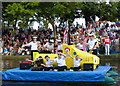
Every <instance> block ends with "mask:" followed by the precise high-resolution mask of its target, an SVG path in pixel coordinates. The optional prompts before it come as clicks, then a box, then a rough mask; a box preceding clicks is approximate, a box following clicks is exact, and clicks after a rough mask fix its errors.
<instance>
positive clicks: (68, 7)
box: [3, 2, 120, 27]
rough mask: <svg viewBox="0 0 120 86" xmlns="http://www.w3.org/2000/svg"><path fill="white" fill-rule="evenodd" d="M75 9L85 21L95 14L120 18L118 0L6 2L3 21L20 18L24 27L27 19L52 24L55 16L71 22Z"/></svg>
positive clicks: (12, 22)
mask: <svg viewBox="0 0 120 86" xmlns="http://www.w3.org/2000/svg"><path fill="white" fill-rule="evenodd" d="M76 10H81V11H82V12H81V14H80V15H79V16H78V17H80V16H82V15H83V16H84V18H85V20H86V21H91V20H92V21H93V20H95V16H98V17H100V20H110V21H115V19H116V18H120V11H119V10H120V2H110V3H109V4H106V2H101V3H97V2H16V3H15V2H13V3H9V2H7V3H3V21H9V22H10V23H11V24H15V23H16V21H17V20H21V25H23V26H21V27H24V26H25V25H26V26H28V22H29V21H31V22H32V21H33V20H35V21H38V22H40V21H42V20H41V18H44V19H46V20H47V21H48V22H49V23H51V24H52V25H53V26H54V20H55V18H60V22H65V21H67V20H68V21H69V22H73V20H74V18H75V16H74V15H75V13H76ZM33 16H35V17H36V18H34V17H33ZM30 18H33V19H32V20H30Z"/></svg>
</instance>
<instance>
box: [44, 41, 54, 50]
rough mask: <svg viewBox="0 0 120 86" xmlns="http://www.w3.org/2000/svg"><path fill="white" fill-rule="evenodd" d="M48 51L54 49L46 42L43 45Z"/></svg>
mask: <svg viewBox="0 0 120 86" xmlns="http://www.w3.org/2000/svg"><path fill="white" fill-rule="evenodd" d="M44 47H47V49H48V50H51V49H54V44H52V45H50V44H49V43H48V42H47V43H46V44H45V45H44Z"/></svg>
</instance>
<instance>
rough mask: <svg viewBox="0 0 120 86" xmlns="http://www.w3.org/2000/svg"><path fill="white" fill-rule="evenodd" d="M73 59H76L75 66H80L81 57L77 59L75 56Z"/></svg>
mask: <svg viewBox="0 0 120 86" xmlns="http://www.w3.org/2000/svg"><path fill="white" fill-rule="evenodd" d="M73 60H74V67H79V66H80V59H78V60H76V58H74V59H73Z"/></svg>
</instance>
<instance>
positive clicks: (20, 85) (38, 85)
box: [2, 60, 120, 86]
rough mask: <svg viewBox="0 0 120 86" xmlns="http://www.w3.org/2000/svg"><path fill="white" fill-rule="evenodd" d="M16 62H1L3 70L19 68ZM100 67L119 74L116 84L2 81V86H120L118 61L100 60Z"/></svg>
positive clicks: (119, 63) (119, 61) (119, 64)
mask: <svg viewBox="0 0 120 86" xmlns="http://www.w3.org/2000/svg"><path fill="white" fill-rule="evenodd" d="M21 61H22V60H20V61H17V60H3V70H8V69H11V68H16V67H19V63H20V62H21ZM100 65H102V66H104V65H111V66H112V67H113V70H114V71H116V72H118V73H119V76H117V77H115V80H116V83H114V84H95V83H77V84H73V83H69V84H68V83H55V82H53V83H47V82H11V81H3V82H2V84H3V85H2V86H26V85H28V86H120V60H101V64H100Z"/></svg>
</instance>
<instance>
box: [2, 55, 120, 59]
mask: <svg viewBox="0 0 120 86" xmlns="http://www.w3.org/2000/svg"><path fill="white" fill-rule="evenodd" d="M98 57H100V59H109V60H110V59H114V60H120V54H112V55H98ZM26 58H28V59H30V58H31V56H30V55H25V56H22V55H21V56H17V55H16V56H13V55H11V56H10V55H8V56H5V55H3V56H2V60H24V59H26Z"/></svg>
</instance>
